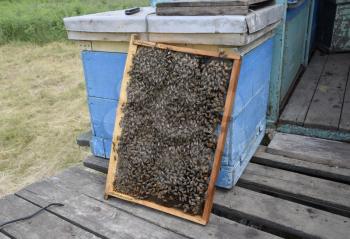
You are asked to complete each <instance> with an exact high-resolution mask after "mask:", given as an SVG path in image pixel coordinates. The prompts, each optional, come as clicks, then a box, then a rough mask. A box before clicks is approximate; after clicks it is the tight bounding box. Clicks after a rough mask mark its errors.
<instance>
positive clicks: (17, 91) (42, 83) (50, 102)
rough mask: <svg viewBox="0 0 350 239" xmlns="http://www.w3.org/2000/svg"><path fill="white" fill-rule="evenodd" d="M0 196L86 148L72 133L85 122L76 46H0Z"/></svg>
mask: <svg viewBox="0 0 350 239" xmlns="http://www.w3.org/2000/svg"><path fill="white" fill-rule="evenodd" d="M0 84H1V86H0V196H3V195H6V194H8V193H12V192H15V191H17V190H19V189H20V188H22V187H24V186H26V185H28V184H31V183H33V182H34V181H36V180H38V179H41V178H43V177H46V176H50V175H53V174H54V173H55V172H57V171H59V170H62V169H64V168H66V167H68V166H70V165H74V164H77V163H79V162H81V161H82V160H83V159H84V156H86V155H87V154H88V153H89V150H88V149H84V148H79V147H78V146H77V145H76V143H75V138H76V136H77V135H78V134H79V133H80V132H82V131H85V130H87V129H88V128H89V118H88V111H87V105H86V93H85V84H84V81H83V73H82V66H81V61H80V53H79V49H78V47H76V46H75V45H73V44H70V43H50V44H47V45H44V46H38V45H32V44H29V43H12V44H7V45H3V46H0Z"/></svg>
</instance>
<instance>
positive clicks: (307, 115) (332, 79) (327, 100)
mask: <svg viewBox="0 0 350 239" xmlns="http://www.w3.org/2000/svg"><path fill="white" fill-rule="evenodd" d="M349 71H350V53H343V54H332V55H325V54H322V53H320V52H315V53H314V55H313V57H312V59H311V61H310V63H309V65H308V67H307V68H306V71H305V72H304V74H303V75H302V77H301V78H300V81H299V83H298V84H297V86H296V88H295V90H294V92H293V94H292V96H291V97H290V99H289V101H288V103H287V105H286V107H285V109H284V110H283V112H282V114H281V117H280V123H281V124H290V125H297V126H302V127H305V128H317V129H322V130H331V131H341V132H349V133H350V83H349Z"/></svg>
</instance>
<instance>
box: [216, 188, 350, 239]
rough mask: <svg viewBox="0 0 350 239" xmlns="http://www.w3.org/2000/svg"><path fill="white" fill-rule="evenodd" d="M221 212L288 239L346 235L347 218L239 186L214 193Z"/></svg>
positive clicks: (349, 222)
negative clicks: (275, 232) (260, 226)
mask: <svg viewBox="0 0 350 239" xmlns="http://www.w3.org/2000/svg"><path fill="white" fill-rule="evenodd" d="M215 198H216V200H217V201H219V202H220V205H216V207H217V210H219V211H220V212H221V213H228V214H233V215H237V216H238V217H241V218H246V219H248V220H250V221H252V222H253V223H257V224H259V225H263V226H265V227H267V228H270V229H272V230H274V231H277V232H279V233H282V234H284V235H286V236H289V237H290V238H333V239H336V238H338V239H343V238H347V237H348V235H349V227H350V220H349V218H346V217H343V216H339V215H336V214H332V213H329V212H325V211H322V210H318V209H315V208H312V207H308V206H304V205H302V204H298V203H294V202H290V201H287V200H283V199H280V198H276V197H272V196H269V195H266V194H262V193H258V192H254V191H251V190H247V189H244V188H241V187H235V188H234V189H233V190H230V191H228V192H226V191H219V190H218V191H217V193H216V195H215Z"/></svg>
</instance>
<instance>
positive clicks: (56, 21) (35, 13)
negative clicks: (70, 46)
mask: <svg viewBox="0 0 350 239" xmlns="http://www.w3.org/2000/svg"><path fill="white" fill-rule="evenodd" d="M148 3H149V1H146V0H60V1H59V0H0V44H4V43H8V42H12V41H29V42H33V43H37V44H43V43H47V42H52V41H59V40H65V39H66V32H65V29H64V25H63V20H62V19H63V17H67V16H76V15H83V14H87V13H95V12H102V11H107V10H116V9H124V8H130V7H133V6H146V5H148Z"/></svg>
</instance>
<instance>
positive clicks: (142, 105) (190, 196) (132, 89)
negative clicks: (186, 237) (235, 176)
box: [114, 47, 232, 215]
mask: <svg viewBox="0 0 350 239" xmlns="http://www.w3.org/2000/svg"><path fill="white" fill-rule="evenodd" d="M231 70H232V61H230V60H225V59H219V58H210V57H203V56H197V55H192V54H188V53H181V52H174V51H170V50H164V49H157V48H151V47H139V48H138V50H137V53H136V54H135V56H134V58H133V65H132V68H131V70H130V72H129V75H130V80H129V83H128V86H127V102H126V104H124V105H123V106H122V111H123V114H124V116H123V117H122V119H121V123H120V124H121V125H120V126H121V129H122V132H121V135H120V137H119V141H118V145H117V147H116V148H115V150H116V152H115V153H116V154H117V155H118V163H117V172H116V178H115V181H114V188H115V190H116V191H117V192H121V193H124V194H127V195H130V196H133V197H135V198H138V199H144V200H148V201H153V202H156V203H158V204H161V205H164V206H168V207H174V208H178V209H180V210H183V211H184V212H186V213H189V214H193V215H198V214H201V213H202V212H203V206H204V202H205V199H206V193H207V189H208V183H209V177H210V173H211V166H212V162H213V159H214V154H215V149H216V143H217V142H216V141H217V136H218V126H219V124H220V122H221V118H222V114H223V108H224V104H225V98H226V91H227V88H228V83H229V79H230V75H231Z"/></svg>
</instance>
